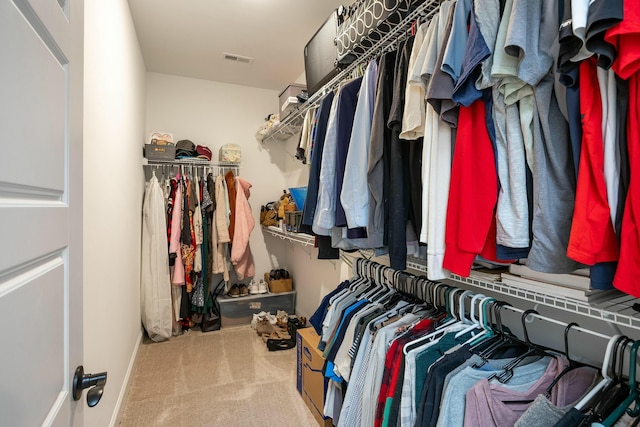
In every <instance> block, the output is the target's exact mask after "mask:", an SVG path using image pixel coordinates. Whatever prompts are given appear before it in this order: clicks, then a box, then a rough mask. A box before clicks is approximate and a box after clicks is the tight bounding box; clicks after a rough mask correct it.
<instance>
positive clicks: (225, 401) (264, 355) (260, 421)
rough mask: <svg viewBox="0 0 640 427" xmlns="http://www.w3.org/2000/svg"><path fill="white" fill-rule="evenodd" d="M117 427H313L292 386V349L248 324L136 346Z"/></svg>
mask: <svg viewBox="0 0 640 427" xmlns="http://www.w3.org/2000/svg"><path fill="white" fill-rule="evenodd" d="M118 425H120V426H154V427H160V426H171V427H179V426H185V427H187V426H189V427H197V426H212V427H213V426H224V427H235V426H237V427H251V426H256V427H271V426H274V427H275V426H285V427H286V426H291V427H307V426H308V427H312V426H317V425H318V423H317V422H316V421H315V419H314V418H313V416H312V415H311V412H310V411H309V409H308V408H307V406H306V405H305V403H304V402H303V400H302V398H301V397H300V395H299V394H298V391H297V389H296V350H295V348H293V349H290V350H283V351H274V352H270V351H268V350H267V347H266V345H265V344H264V342H263V341H262V339H261V338H260V337H258V335H257V334H256V333H255V331H254V330H253V329H251V327H250V326H239V327H233V328H228V329H223V330H221V331H215V332H207V333H204V334H203V333H202V332H200V331H199V330H193V331H190V332H188V333H187V334H185V335H182V336H179V337H175V338H173V339H171V340H169V341H166V342H162V343H152V342H151V341H145V342H144V343H143V344H142V345H141V346H140V349H139V353H138V357H137V360H136V364H135V367H134V370H133V374H132V379H131V385H130V389H129V395H128V397H127V400H126V401H125V403H124V405H123V410H122V413H121V418H120V422H119V424H118Z"/></svg>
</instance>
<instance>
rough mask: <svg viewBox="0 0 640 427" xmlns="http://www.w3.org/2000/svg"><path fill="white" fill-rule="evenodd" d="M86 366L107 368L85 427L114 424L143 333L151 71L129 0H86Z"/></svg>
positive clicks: (90, 368)
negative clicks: (144, 160) (142, 267)
mask: <svg viewBox="0 0 640 427" xmlns="http://www.w3.org/2000/svg"><path fill="white" fill-rule="evenodd" d="M84 57H85V72H84V76H85V83H84V85H85V86H84V117H85V122H84V225H83V229H84V262H85V264H84V351H85V356H84V367H85V371H86V372H100V371H107V372H108V381H107V386H106V388H105V393H104V395H103V397H102V400H101V401H100V404H99V405H98V406H96V407H94V408H86V410H85V411H84V413H85V425H88V426H107V425H114V424H115V421H116V420H115V418H116V416H117V413H118V410H119V406H120V404H121V401H122V397H123V393H124V390H125V385H126V383H127V381H128V375H129V370H130V369H131V366H132V361H133V359H134V357H135V352H136V350H137V345H138V344H139V342H140V338H141V332H142V329H141V324H140V297H139V294H140V291H139V289H140V233H141V213H140V211H141V205H142V196H143V188H142V186H141V185H140V182H141V180H142V167H141V161H142V150H141V146H142V141H143V138H144V121H145V114H144V108H145V77H146V69H145V65H144V63H143V59H142V54H141V52H140V48H139V45H138V40H137V36H136V33H135V29H134V27H133V22H132V20H131V14H130V12H129V6H128V3H127V1H126V0H110V1H92V0H86V1H85V53H84Z"/></svg>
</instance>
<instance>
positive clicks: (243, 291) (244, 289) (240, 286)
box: [238, 283, 249, 297]
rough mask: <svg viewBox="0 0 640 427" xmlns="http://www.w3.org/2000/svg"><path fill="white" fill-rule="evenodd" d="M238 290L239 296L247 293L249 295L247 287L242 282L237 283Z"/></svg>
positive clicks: (244, 295)
mask: <svg viewBox="0 0 640 427" xmlns="http://www.w3.org/2000/svg"><path fill="white" fill-rule="evenodd" d="M238 290H239V292H240V296H241V297H246V296H247V295H249V288H248V287H247V285H245V284H244V283H238Z"/></svg>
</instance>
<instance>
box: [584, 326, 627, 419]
mask: <svg viewBox="0 0 640 427" xmlns="http://www.w3.org/2000/svg"><path fill="white" fill-rule="evenodd" d="M630 343H632V340H631V339H629V338H627V337H621V338H620V339H619V340H618V341H616V345H615V346H614V350H613V357H612V360H613V367H612V368H611V371H612V373H613V378H612V381H611V382H610V383H609V384H608V385H607V386H606V387H605V388H604V389H603V390H602V391H601V392H600V393H599V396H598V399H597V402H596V404H595V405H594V406H593V407H592V408H591V409H590V410H589V415H588V416H587V418H586V421H587V422H600V421H603V420H604V419H605V418H606V417H607V415H608V414H610V413H611V412H613V411H614V410H615V409H616V408H617V407H619V406H620V405H621V404H622V402H623V401H624V400H625V398H626V397H627V396H628V394H629V386H628V384H627V383H625V382H624V381H623V378H622V368H623V365H624V351H625V349H626V347H627V345H628V344H630Z"/></svg>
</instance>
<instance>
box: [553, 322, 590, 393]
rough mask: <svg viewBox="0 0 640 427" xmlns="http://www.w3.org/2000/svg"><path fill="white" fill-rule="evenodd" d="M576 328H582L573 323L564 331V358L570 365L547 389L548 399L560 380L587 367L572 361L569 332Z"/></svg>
mask: <svg viewBox="0 0 640 427" xmlns="http://www.w3.org/2000/svg"><path fill="white" fill-rule="evenodd" d="M574 326H580V325H578V324H577V323H576V322H571V323H569V324H568V325H567V327H566V328H565V330H564V357H566V358H567V360H568V361H569V364H568V365H567V366H566V367H565V368H564V369H563V370H562V372H560V374H558V376H557V377H555V378H554V379H553V381H551V384H549V387H547V391H546V395H547V399H549V398H551V390H552V389H553V387H554V386H555V385H556V384H558V382H559V381H560V379H561V378H562V377H563V376H564V375H565V374H566V373H567V372H569V371H571V370H573V369H576V368H579V367H581V366H585V365H584V364H582V363H578V362H576V361H575V360H571V357H570V356H569V331H570V330H571V328H572V327H574Z"/></svg>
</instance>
